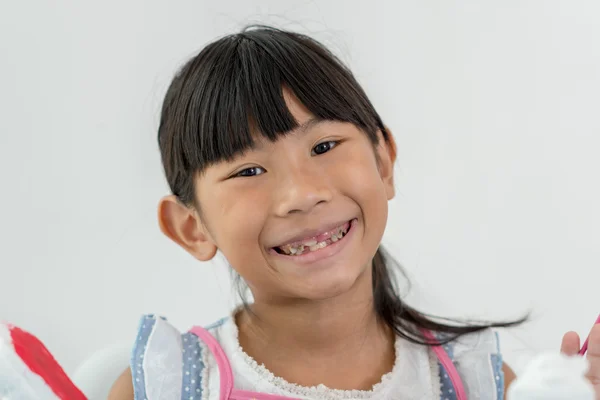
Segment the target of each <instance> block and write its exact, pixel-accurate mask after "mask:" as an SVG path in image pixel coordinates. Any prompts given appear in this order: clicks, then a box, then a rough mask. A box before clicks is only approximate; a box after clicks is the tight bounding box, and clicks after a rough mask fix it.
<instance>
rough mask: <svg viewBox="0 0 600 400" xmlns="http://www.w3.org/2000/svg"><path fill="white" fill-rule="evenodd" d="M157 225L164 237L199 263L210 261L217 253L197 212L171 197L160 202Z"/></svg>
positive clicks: (166, 197)
mask: <svg viewBox="0 0 600 400" xmlns="http://www.w3.org/2000/svg"><path fill="white" fill-rule="evenodd" d="M158 224H159V226H160V230H161V231H162V233H164V234H165V236H167V237H168V238H169V239H171V240H172V241H174V242H175V243H177V244H178V245H180V246H181V247H183V248H184V249H185V250H186V251H187V252H188V253H190V254H191V255H192V256H193V257H195V258H197V259H198V260H200V261H208V260H211V259H212V258H213V257H214V256H215V254H216V253H217V246H216V244H215V243H214V240H213V239H212V238H211V237H210V233H209V232H208V231H207V229H206V227H205V225H204V224H203V223H202V221H201V220H200V216H199V215H198V212H197V211H196V210H195V209H193V208H190V207H188V206H186V205H184V204H182V203H181V202H180V201H179V200H178V199H177V197H175V196H173V195H171V196H165V197H163V198H162V199H161V200H160V203H159V204H158Z"/></svg>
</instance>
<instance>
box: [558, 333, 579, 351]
mask: <svg viewBox="0 0 600 400" xmlns="http://www.w3.org/2000/svg"><path fill="white" fill-rule="evenodd" d="M579 346H580V339H579V334H577V332H573V331H571V332H567V333H565V335H564V336H563V339H562V344H561V347H560V351H561V353H563V354H566V355H569V356H573V355H575V354H577V353H579Z"/></svg>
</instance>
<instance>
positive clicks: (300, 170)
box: [275, 163, 333, 217]
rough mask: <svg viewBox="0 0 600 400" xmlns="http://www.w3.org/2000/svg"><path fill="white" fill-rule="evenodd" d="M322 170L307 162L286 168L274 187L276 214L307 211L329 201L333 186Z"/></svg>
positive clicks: (282, 214)
mask: <svg viewBox="0 0 600 400" xmlns="http://www.w3.org/2000/svg"><path fill="white" fill-rule="evenodd" d="M322 172H323V171H319V170H317V168H315V167H312V166H310V164H309V163H306V164H304V165H301V166H296V167H290V168H286V172H285V174H281V178H280V179H279V180H278V188H277V189H276V191H277V193H278V194H277V196H276V198H277V200H276V203H275V212H276V214H277V215H278V216H281V217H285V216H287V215H290V214H300V213H308V212H310V211H311V210H313V209H314V208H315V207H318V206H320V205H323V204H326V203H329V202H330V201H331V199H332V197H333V188H332V186H331V182H330V180H329V178H328V177H327V176H326V175H324V174H323V173H322Z"/></svg>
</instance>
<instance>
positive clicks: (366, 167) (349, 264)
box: [183, 91, 394, 300]
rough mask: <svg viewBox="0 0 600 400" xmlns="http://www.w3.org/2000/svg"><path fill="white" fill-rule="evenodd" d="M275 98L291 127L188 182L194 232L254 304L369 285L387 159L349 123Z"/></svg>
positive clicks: (383, 211) (383, 210)
mask: <svg viewBox="0 0 600 400" xmlns="http://www.w3.org/2000/svg"><path fill="white" fill-rule="evenodd" d="M284 98H285V101H286V104H287V106H288V109H289V111H290V112H291V114H292V115H293V117H294V118H295V119H296V121H297V122H298V124H299V127H298V128H296V129H294V130H293V131H292V132H290V133H288V134H287V135H285V136H282V137H281V138H279V139H277V140H275V141H273V142H271V141H268V140H266V139H257V141H256V146H254V148H253V149H250V150H248V151H246V152H244V153H243V154H241V155H239V156H237V157H236V158H235V159H234V160H232V161H222V162H219V163H216V164H214V165H212V166H210V167H208V168H207V169H206V170H205V171H204V172H203V173H202V174H200V175H199V176H197V178H196V182H195V187H196V196H197V203H198V204H199V206H200V209H201V212H200V213H199V214H198V219H199V225H201V226H202V228H203V230H204V234H205V235H204V245H205V246H207V245H208V244H211V245H213V246H215V247H216V248H218V249H219V250H221V252H222V253H223V255H224V256H225V257H226V259H227V260H228V261H229V263H230V264H231V266H232V267H233V268H234V269H235V270H236V271H237V272H238V273H239V274H240V275H241V276H242V278H243V279H244V280H245V281H246V282H247V283H248V285H249V286H250V288H251V290H252V292H253V295H254V297H255V299H259V298H261V297H268V298H274V297H275V298H300V299H312V300H316V299H323V298H330V297H334V296H336V295H338V294H340V293H343V292H345V291H348V290H349V289H350V288H351V287H352V286H353V285H354V284H355V283H356V281H357V280H358V279H359V278H360V277H361V276H364V275H365V273H368V275H367V276H368V277H369V279H370V264H371V260H372V258H373V255H374V254H375V252H376V250H377V248H378V246H379V243H380V241H381V238H382V235H383V232H384V229H385V225H386V220H387V202H388V200H389V199H391V198H392V197H393V194H394V189H393V172H392V171H393V168H392V160H391V157H392V156H390V153H389V148H388V146H387V144H386V142H385V141H384V140H383V139H382V138H380V143H379V145H378V146H376V147H374V146H373V144H372V142H371V141H370V139H369V138H368V137H367V135H366V134H365V133H364V132H363V131H362V130H360V129H358V128H357V127H356V126H354V125H353V124H350V123H343V122H337V121H323V120H319V119H316V118H315V117H314V116H313V115H311V113H310V112H308V111H307V109H306V108H305V107H304V106H303V105H302V104H300V103H299V102H298V100H297V99H296V98H295V97H294V96H293V95H291V94H290V93H289V92H286V91H284ZM183 231H185V229H184V230H183ZM184 247H186V248H187V249H188V251H190V252H191V253H192V254H194V255H196V256H197V257H198V258H201V259H206V258H209V257H207V256H199V253H198V251H196V250H197V246H193V245H192V246H191V247H189V246H184ZM292 253H293V254H292ZM210 254H211V252H209V255H210ZM212 254H214V253H212Z"/></svg>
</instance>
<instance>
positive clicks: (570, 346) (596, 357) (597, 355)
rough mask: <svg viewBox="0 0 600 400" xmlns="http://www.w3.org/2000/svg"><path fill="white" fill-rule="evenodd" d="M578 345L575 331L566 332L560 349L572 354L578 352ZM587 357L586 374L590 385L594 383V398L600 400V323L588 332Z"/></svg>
mask: <svg viewBox="0 0 600 400" xmlns="http://www.w3.org/2000/svg"><path fill="white" fill-rule="evenodd" d="M580 346H581V343H580V340H579V335H578V334H577V333H575V332H568V333H567V334H565V336H563V340H562V345H561V348H560V351H561V352H562V353H564V354H566V355H569V356H573V355H576V354H577V353H579V349H580ZM587 359H588V361H589V363H590V370H589V371H588V373H587V375H586V376H587V378H588V379H589V380H590V382H592V385H594V389H595V390H596V400H600V324H597V325H596V326H594V328H593V329H592V333H591V334H590V342H589V344H588V350H587Z"/></svg>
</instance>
